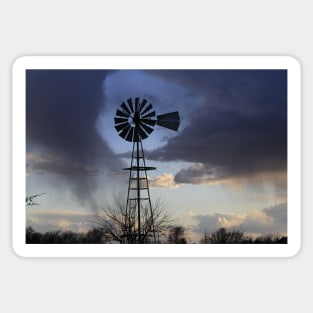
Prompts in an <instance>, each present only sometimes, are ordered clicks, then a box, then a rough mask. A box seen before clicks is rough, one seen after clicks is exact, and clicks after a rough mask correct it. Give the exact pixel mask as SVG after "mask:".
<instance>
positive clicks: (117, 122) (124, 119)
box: [114, 117, 128, 124]
mask: <svg viewBox="0 0 313 313" xmlns="http://www.w3.org/2000/svg"><path fill="white" fill-rule="evenodd" d="M114 121H115V124H120V123H125V122H127V121H128V119H127V118H119V117H115V118H114Z"/></svg>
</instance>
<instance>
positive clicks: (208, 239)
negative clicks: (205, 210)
mask: <svg viewBox="0 0 313 313" xmlns="http://www.w3.org/2000/svg"><path fill="white" fill-rule="evenodd" d="M112 242H114V241H112V238H111V237H110V236H109V234H108V233H107V232H105V230H104V229H103V228H101V227H99V228H94V229H92V230H90V231H88V232H87V233H75V232H72V231H61V230H57V231H50V232H45V233H40V232H36V231H35V230H34V229H33V228H32V227H30V226H29V227H27V228H26V243H27V244H103V243H112ZM187 242H191V241H190V240H188V239H187V237H186V229H185V228H184V227H183V226H177V225H176V226H172V227H171V228H170V229H169V230H168V235H167V237H165V240H162V241H159V242H158V243H169V244H187ZM115 243H117V242H116V241H115ZM199 243H200V244H287V243H288V238H287V237H286V236H280V235H278V234H276V235H274V234H267V235H263V236H259V237H256V238H252V237H251V236H248V235H247V234H245V232H244V231H243V230H242V229H240V228H239V229H227V228H223V227H222V228H220V229H218V230H217V231H215V232H212V233H208V232H205V233H204V235H203V236H202V238H201V239H200V242H199Z"/></svg>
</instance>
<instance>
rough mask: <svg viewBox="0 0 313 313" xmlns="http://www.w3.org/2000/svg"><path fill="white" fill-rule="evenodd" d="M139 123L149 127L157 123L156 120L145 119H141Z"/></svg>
mask: <svg viewBox="0 0 313 313" xmlns="http://www.w3.org/2000/svg"><path fill="white" fill-rule="evenodd" d="M141 122H142V123H145V124H148V125H150V126H154V125H155V123H156V122H157V121H156V120H150V119H147V118H142V119H141Z"/></svg>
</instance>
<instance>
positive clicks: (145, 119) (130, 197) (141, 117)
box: [114, 98, 180, 243]
mask: <svg viewBox="0 0 313 313" xmlns="http://www.w3.org/2000/svg"><path fill="white" fill-rule="evenodd" d="M114 121H115V128H116V130H117V132H118V134H119V135H120V136H121V137H122V138H123V139H125V140H127V141H129V142H132V143H133V149H132V157H131V164H130V167H129V168H125V169H124V170H129V183H128V192H127V203H126V212H125V213H126V214H125V227H124V228H125V229H124V238H125V240H124V242H125V243H143V242H144V238H145V235H146V231H147V229H144V230H142V229H141V219H142V216H141V209H142V207H143V206H142V202H143V201H145V203H147V204H148V206H149V209H150V215H151V216H150V217H149V219H150V221H151V224H150V225H152V232H153V237H154V242H155V230H154V221H153V212H152V206H151V199H150V192H149V184H148V178H147V171H149V170H155V169H156V168H155V167H148V166H146V161H145V156H144V152H143V147H142V140H144V139H146V138H148V136H149V135H150V134H151V133H152V132H153V130H154V127H155V125H159V126H162V127H165V128H168V129H172V130H175V131H177V130H178V127H179V123H180V117H179V113H178V112H171V113H167V114H162V115H156V113H155V111H154V110H153V106H152V104H151V103H148V101H147V100H146V99H142V100H140V98H135V102H133V100H132V99H131V98H129V99H128V100H127V101H126V102H122V104H121V105H120V108H119V109H117V110H116V116H115V118H114ZM144 193H145V194H144ZM145 218H147V217H146V216H145ZM142 231H143V232H142Z"/></svg>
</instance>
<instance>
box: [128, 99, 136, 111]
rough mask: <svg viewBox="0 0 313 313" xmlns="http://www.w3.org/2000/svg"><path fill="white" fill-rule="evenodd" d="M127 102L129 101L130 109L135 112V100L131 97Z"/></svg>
mask: <svg viewBox="0 0 313 313" xmlns="http://www.w3.org/2000/svg"><path fill="white" fill-rule="evenodd" d="M127 103H128V105H129V108H130V110H131V111H132V112H134V107H133V101H132V99H131V98H129V99H128V100H127Z"/></svg>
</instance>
